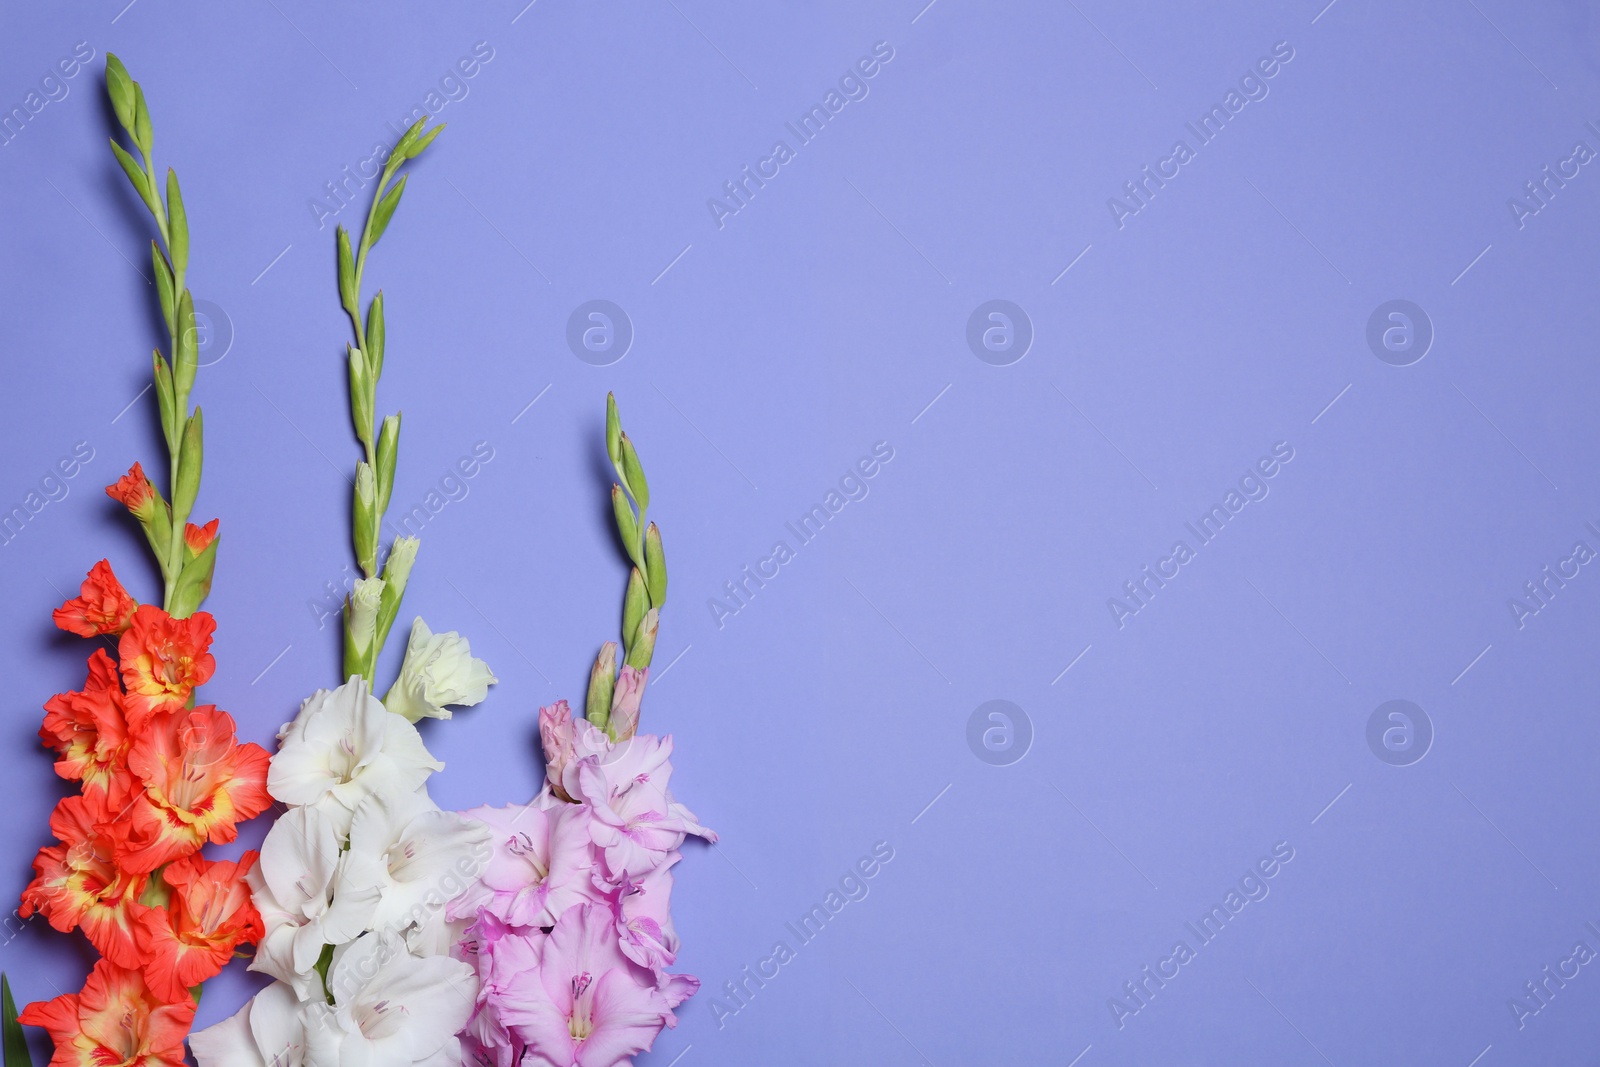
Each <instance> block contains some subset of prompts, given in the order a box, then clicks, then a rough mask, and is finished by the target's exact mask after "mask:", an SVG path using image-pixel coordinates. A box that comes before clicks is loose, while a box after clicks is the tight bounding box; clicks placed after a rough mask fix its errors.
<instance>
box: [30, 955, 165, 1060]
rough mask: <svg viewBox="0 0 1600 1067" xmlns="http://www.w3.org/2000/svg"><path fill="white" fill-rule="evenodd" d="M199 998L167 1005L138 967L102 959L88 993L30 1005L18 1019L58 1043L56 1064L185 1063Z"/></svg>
mask: <svg viewBox="0 0 1600 1067" xmlns="http://www.w3.org/2000/svg"><path fill="white" fill-rule="evenodd" d="M194 1007H195V1005H194V1000H193V999H192V998H190V997H189V996H187V995H185V996H184V997H183V998H182V999H181V1000H180V1001H178V1002H177V1003H164V1002H163V1001H162V1000H161V998H160V997H157V996H156V995H155V994H154V993H152V992H151V991H150V989H149V988H148V987H147V986H146V985H145V982H144V978H143V977H142V976H141V975H140V974H139V972H138V971H136V970H131V969H128V968H125V967H119V966H117V965H116V964H114V963H112V962H111V961H110V960H101V961H100V962H99V963H96V964H95V965H94V970H93V971H91V972H90V973H89V980H88V981H87V982H85V983H84V986H83V991H82V992H79V993H67V994H64V995H62V996H59V997H56V998H55V999H54V1000H46V1001H40V1002H38V1003H35V1004H29V1005H28V1006H27V1008H25V1009H24V1010H23V1011H22V1014H21V1015H19V1016H18V1017H17V1018H18V1020H19V1021H20V1022H23V1023H26V1024H27V1025H29V1026H42V1027H44V1028H45V1029H46V1030H48V1031H49V1032H50V1037H51V1039H52V1040H54V1041H55V1043H56V1052H55V1055H54V1056H53V1057H52V1058H51V1060H50V1067H113V1065H123V1067H183V1062H184V1061H183V1035H184V1034H187V1033H188V1032H189V1026H190V1025H191V1024H192V1023H193V1022H194Z"/></svg>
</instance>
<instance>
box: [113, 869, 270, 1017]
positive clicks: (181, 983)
mask: <svg viewBox="0 0 1600 1067" xmlns="http://www.w3.org/2000/svg"><path fill="white" fill-rule="evenodd" d="M256 857H257V853H255V852H246V853H245V854H244V855H243V856H241V857H239V861H238V862H237V863H235V862H233V861H232V860H222V861H218V862H215V863H208V862H207V861H206V860H204V859H202V858H201V856H200V854H199V853H195V854H194V855H191V856H187V857H185V858H184V859H181V860H179V861H177V862H176V863H173V864H170V865H168V866H167V867H166V869H165V870H163V871H162V872H161V876H162V878H163V879H164V880H165V881H166V883H167V885H169V886H171V887H172V899H171V901H170V902H169V903H168V904H167V906H166V907H165V908H151V909H150V910H149V911H147V912H145V913H144V915H143V916H142V917H141V918H140V922H139V950H140V952H141V953H143V955H144V978H145V981H146V982H148V983H149V984H150V988H151V990H153V991H154V992H155V994H156V995H157V996H160V997H164V998H166V999H167V1000H173V1001H176V1000H181V999H183V998H184V997H186V996H188V995H189V990H190V989H191V988H192V987H194V986H197V985H199V984H200V983H201V982H204V981H205V980H206V979H207V978H211V977H213V976H214V975H216V974H217V973H218V972H219V971H221V970H222V968H223V967H224V966H226V965H227V963H228V961H229V960H230V959H232V958H233V950H234V949H235V948H237V947H238V946H239V944H240V942H250V943H254V942H256V941H259V940H260V939H261V937H262V935H263V934H264V933H265V928H264V927H263V926H262V923H261V914H260V913H259V912H257V911H256V908H255V905H254V904H252V903H251V902H250V887H249V886H248V885H246V884H245V880H244V876H245V873H246V872H248V871H249V870H250V868H251V867H252V866H254V864H255V862H256Z"/></svg>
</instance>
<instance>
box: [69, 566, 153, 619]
mask: <svg viewBox="0 0 1600 1067" xmlns="http://www.w3.org/2000/svg"><path fill="white" fill-rule="evenodd" d="M138 606H139V602H138V601H137V600H135V599H133V597H131V596H129V595H128V591H127V590H126V589H124V588H122V583H121V582H119V581H117V576H116V575H115V574H113V573H111V564H110V563H109V562H108V561H106V560H101V561H100V562H99V563H96V564H95V565H94V566H93V567H92V568H90V570H89V576H88V577H87V578H85V579H84V580H83V584H82V585H81V586H79V587H78V595H77V596H75V597H73V598H72V599H71V600H69V601H67V602H66V603H65V604H63V605H61V606H60V607H59V608H57V609H56V610H55V612H54V616H53V617H54V618H55V620H56V625H57V626H59V627H61V628H62V629H63V630H66V631H67V632H68V633H74V634H77V635H78V636H79V637H98V636H100V635H101V634H120V633H121V632H122V631H124V630H126V629H127V628H128V623H130V622H132V621H133V611H134V609H135V608H137V607H138Z"/></svg>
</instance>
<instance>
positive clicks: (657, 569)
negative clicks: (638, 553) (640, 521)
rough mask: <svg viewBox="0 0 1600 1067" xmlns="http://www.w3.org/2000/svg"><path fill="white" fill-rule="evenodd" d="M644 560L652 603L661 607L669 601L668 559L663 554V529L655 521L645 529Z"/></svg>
mask: <svg viewBox="0 0 1600 1067" xmlns="http://www.w3.org/2000/svg"><path fill="white" fill-rule="evenodd" d="M644 562H645V575H646V577H647V579H648V580H649V583H650V603H651V604H653V605H655V606H656V607H658V608H659V607H661V606H662V605H663V604H665V603H666V602H667V560H666V557H665V556H663V555H662V554H661V529H660V527H658V526H657V525H656V524H655V523H653V522H652V523H651V524H650V525H649V526H646V527H645V530H644Z"/></svg>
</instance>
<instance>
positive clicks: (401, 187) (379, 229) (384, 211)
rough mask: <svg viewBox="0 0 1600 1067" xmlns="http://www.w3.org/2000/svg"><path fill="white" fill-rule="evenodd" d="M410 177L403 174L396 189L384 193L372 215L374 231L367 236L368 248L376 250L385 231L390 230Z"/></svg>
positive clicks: (395, 186) (396, 184)
mask: <svg viewBox="0 0 1600 1067" xmlns="http://www.w3.org/2000/svg"><path fill="white" fill-rule="evenodd" d="M409 177H410V175H409V174H402V175H401V176H400V180H399V181H397V182H395V183H394V188H393V189H390V190H389V191H388V192H387V193H384V194H383V199H382V200H379V201H378V210H376V211H374V212H373V213H372V231H371V232H370V233H368V234H367V247H368V248H376V247H377V244H378V239H379V238H381V237H382V236H383V231H384V230H387V229H388V228H389V220H390V219H392V218H394V209H395V208H397V207H399V206H400V198H401V197H402V196H404V195H405V191H406V179H407V178H409Z"/></svg>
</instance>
